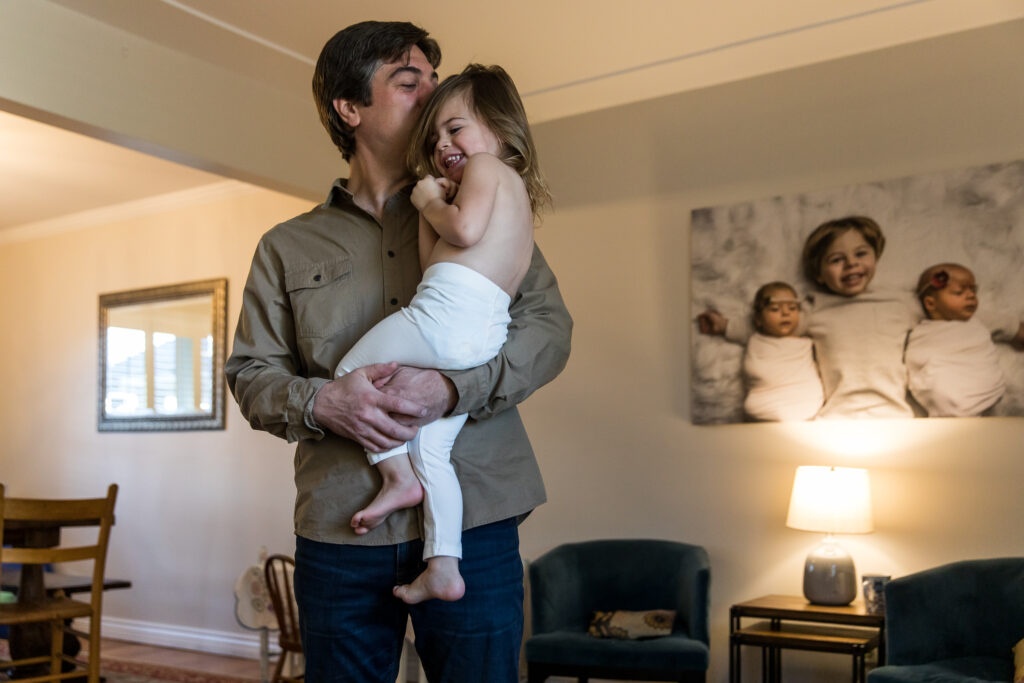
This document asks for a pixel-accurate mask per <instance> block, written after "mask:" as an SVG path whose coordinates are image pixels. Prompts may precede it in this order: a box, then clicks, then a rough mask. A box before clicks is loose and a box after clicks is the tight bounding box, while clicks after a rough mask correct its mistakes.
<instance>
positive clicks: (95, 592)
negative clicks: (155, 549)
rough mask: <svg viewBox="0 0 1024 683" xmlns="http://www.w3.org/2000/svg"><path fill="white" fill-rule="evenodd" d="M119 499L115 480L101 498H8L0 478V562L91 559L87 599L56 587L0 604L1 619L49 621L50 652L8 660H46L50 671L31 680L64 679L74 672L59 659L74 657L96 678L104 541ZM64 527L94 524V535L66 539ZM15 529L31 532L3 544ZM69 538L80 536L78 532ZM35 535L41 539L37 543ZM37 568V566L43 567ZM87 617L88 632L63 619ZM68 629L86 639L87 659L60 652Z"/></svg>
mask: <svg viewBox="0 0 1024 683" xmlns="http://www.w3.org/2000/svg"><path fill="white" fill-rule="evenodd" d="M116 501H117V484H111V485H110V487H109V488H108V489H107V495H106V497H104V498H85V499H72V500H67V499H48V498H8V497H7V496H6V489H5V487H4V485H3V484H0V562H11V563H18V564H21V565H23V567H22V572H23V575H24V572H26V571H28V567H27V566H28V565H51V564H59V563H64V562H79V561H91V562H92V582H91V590H90V593H89V602H88V603H83V602H80V601H77V600H71V599H70V598H67V597H66V596H65V595H63V593H62V592H59V593H58V595H56V596H49V597H48V596H46V595H45V594H42V593H41V594H40V595H38V596H32V595H28V593H27V592H26V595H25V596H19V600H18V603H16V604H13V605H3V606H2V607H3V609H0V623H6V624H11V625H12V628H13V627H14V626H13V625H15V624H18V625H25V624H31V623H35V622H44V621H48V622H50V623H51V646H50V654H49V655H48V656H29V657H27V658H23V657H19V658H16V659H15V660H14V661H12V662H11V663H10V664H11V665H13V666H25V665H29V664H37V663H39V664H41V663H43V662H45V661H49V662H50V674H49V675H45V674H43V675H38V676H36V677H33V678H32V679H31V680H33V681H36V680H38V681H50V680H63V679H65V678H68V677H71V676H74V675H75V674H74V673H61V663H62V662H66V663H75V664H77V665H78V666H83V667H86V668H87V671H88V680H89V682H90V683H94V682H96V681H98V680H99V637H100V619H101V614H102V603H103V576H104V572H105V570H106V561H107V546H108V544H109V541H110V527H111V526H112V525H113V523H114V504H115V502H116ZM64 527H94V528H95V529H96V530H95V531H94V532H90V536H91V535H93V534H94V538H95V541H89V542H82V541H80V540H72V541H65V540H64V539H63V538H62V534H61V529H63V528H64ZM15 531H17V532H19V533H20V534H21V535H22V539H23V540H24V539H28V538H30V537H32V539H33V540H32V542H26V543H25V544H24V546H27V547H8V548H5V547H3V545H4V543H5V542H6V541H7V540H8V539H7V537H8V536H13V535H14V532H15ZM73 538H75V539H79V538H80V535H79V534H74V535H73ZM44 540H45V541H49V540H52V541H53V544H52V545H50V544H49V543H45V545H48V546H50V547H31V546H34V545H36V546H37V545H44V543H43V541H44ZM35 541H40V542H39V543H36V542H35ZM36 571H41V568H40V569H39V570H36ZM80 617H83V618H85V617H87V618H88V619H89V632H88V633H86V632H79V631H77V630H75V629H74V628H73V627H70V626H66V625H65V623H64V622H65V621H68V622H70V620H72V619H77V618H80ZM65 632H66V633H71V634H73V635H76V636H79V637H85V638H87V639H88V641H89V658H88V662H87V663H83V662H74V660H71V659H69V658H68V657H66V656H64V655H63V654H62V648H63V634H64V633H65Z"/></svg>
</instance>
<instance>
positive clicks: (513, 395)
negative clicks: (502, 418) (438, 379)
mask: <svg viewBox="0 0 1024 683" xmlns="http://www.w3.org/2000/svg"><path fill="white" fill-rule="evenodd" d="M509 314H510V315H511V317H512V322H511V323H509V326H508V339H507V340H506V342H505V345H504V346H503V347H502V350H501V353H499V354H498V355H497V356H496V357H495V358H493V359H492V360H491V361H490V362H488V363H485V364H484V365H481V366H479V367H476V368H472V369H470V370H463V371H445V372H444V374H445V376H447V377H448V378H450V379H451V380H452V382H453V383H454V384H455V388H456V390H457V391H458V394H459V399H458V402H457V403H456V405H455V408H454V409H453V411H452V412H453V413H455V414H461V413H469V416H470V417H472V418H473V419H474V420H483V419H486V418H488V417H491V416H492V415H496V414H497V413H500V412H501V411H503V410H507V409H508V408H511V407H513V406H515V405H517V404H519V403H521V402H522V401H524V400H525V399H526V397H528V396H529V395H530V394H532V393H533V392H534V391H536V390H537V389H539V388H540V387H542V386H544V385H545V384H547V383H548V382H550V381H551V380H553V379H554V378H555V377H557V376H558V373H560V372H561V371H562V369H563V368H564V367H565V364H566V362H567V361H568V359H569V349H570V342H571V338H572V317H571V316H570V315H569V311H568V310H567V309H566V307H565V302H564V301H563V300H562V294H561V292H559V290H558V281H557V280H556V278H555V275H554V273H552V272H551V269H550V268H549V267H548V264H547V262H546V261H545V259H544V256H543V254H541V252H540V249H539V248H538V247H536V246H534V251H533V259H532V261H531V263H530V268H529V270H528V271H527V273H526V276H525V277H524V278H523V281H522V283H521V284H520V286H519V291H518V292H517V293H516V296H515V297H514V298H513V300H512V304H511V306H509Z"/></svg>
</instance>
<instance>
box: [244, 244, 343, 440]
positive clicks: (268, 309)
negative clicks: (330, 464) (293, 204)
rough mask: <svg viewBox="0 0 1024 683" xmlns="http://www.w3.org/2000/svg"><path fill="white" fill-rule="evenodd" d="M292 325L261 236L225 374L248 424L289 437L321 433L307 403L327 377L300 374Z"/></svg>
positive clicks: (276, 263)
mask: <svg viewBox="0 0 1024 683" xmlns="http://www.w3.org/2000/svg"><path fill="white" fill-rule="evenodd" d="M294 326H295V323H294V317H293V315H292V310H291V306H290V303H289V299H288V295H287V292H286V291H285V286H284V267H283V265H282V263H281V259H280V258H279V257H278V256H277V255H276V254H275V253H274V252H273V249H272V248H270V247H269V246H267V244H266V243H265V242H264V241H261V242H260V244H259V246H258V247H257V248H256V254H255V256H254V257H253V261H252V266H251V268H250V270H249V277H248V279H247V281H246V283H245V290H244V292H243V293H242V310H241V313H240V314H239V318H238V326H237V328H236V329H235V338H234V343H233V345H232V350H231V356H230V357H229V358H228V360H227V363H226V364H225V374H226V375H227V382H228V387H229V388H230V389H231V393H232V395H234V397H235V400H236V401H238V406H239V408H240V409H241V411H242V415H243V416H244V417H245V418H246V419H247V420H248V421H249V424H250V425H251V426H252V427H253V428H254V429H260V430H263V431H266V432H269V433H271V434H273V435H275V436H279V437H281V438H284V439H287V440H288V441H289V442H293V441H298V440H299V439H308V438H312V439H320V438H323V436H324V432H323V430H322V429H320V428H319V427H318V426H317V425H316V424H315V422H314V421H313V418H312V406H313V399H314V397H315V396H316V392H317V391H319V390H320V387H322V386H323V385H325V384H327V382H328V381H329V380H328V379H326V378H322V377H304V376H302V374H301V373H302V372H303V368H302V367H301V365H302V360H301V356H300V354H299V350H298V348H297V346H296V337H295V329H294Z"/></svg>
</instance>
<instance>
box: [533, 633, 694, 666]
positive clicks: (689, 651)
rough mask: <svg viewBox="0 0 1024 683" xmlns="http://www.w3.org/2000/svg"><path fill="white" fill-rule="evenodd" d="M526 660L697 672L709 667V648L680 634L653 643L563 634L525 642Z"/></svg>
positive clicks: (651, 640) (538, 636)
mask: <svg viewBox="0 0 1024 683" xmlns="http://www.w3.org/2000/svg"><path fill="white" fill-rule="evenodd" d="M526 659H527V661H533V662H557V663H559V664H562V665H565V666H578V667H608V668H615V669H650V670H661V671H685V670H693V671H698V670H704V669H707V668H708V646H707V644H705V643H702V642H700V641H699V640H693V639H691V638H687V637H686V636H685V635H683V634H681V633H675V634H672V635H669V636H665V637H664V638H652V639H650V640H609V639H598V638H591V637H590V636H588V635H587V634H586V633H570V632H568V631H560V632H557V633H542V634H540V635H536V636H533V637H532V638H530V639H529V640H528V641H526Z"/></svg>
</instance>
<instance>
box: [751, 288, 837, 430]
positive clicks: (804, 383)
mask: <svg viewBox="0 0 1024 683" xmlns="http://www.w3.org/2000/svg"><path fill="white" fill-rule="evenodd" d="M753 319H754V327H755V328H756V329H757V332H755V333H754V334H753V335H751V337H750V339H749V340H748V341H747V349H746V352H745V353H744V356H743V373H744V374H745V375H746V377H747V398H746V400H745V401H744V402H743V409H744V410H745V411H746V413H747V415H748V416H750V417H751V418H753V419H755V420H772V421H783V420H809V419H811V418H813V417H814V416H815V415H816V414H817V412H818V409H819V408H821V404H822V401H823V400H824V394H823V393H822V388H821V378H820V377H819V376H818V366H817V365H816V364H815V362H814V349H813V347H812V343H811V340H810V339H809V338H807V337H801V336H797V334H796V333H797V328H798V327H799V325H800V300H799V299H798V298H797V294H796V290H795V289H793V288H792V287H791V286H790V285H788V284H786V283H785V282H770V283H768V284H766V285H763V286H762V287H761V288H760V289H758V290H757V294H756V295H755V296H754V315H753Z"/></svg>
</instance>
